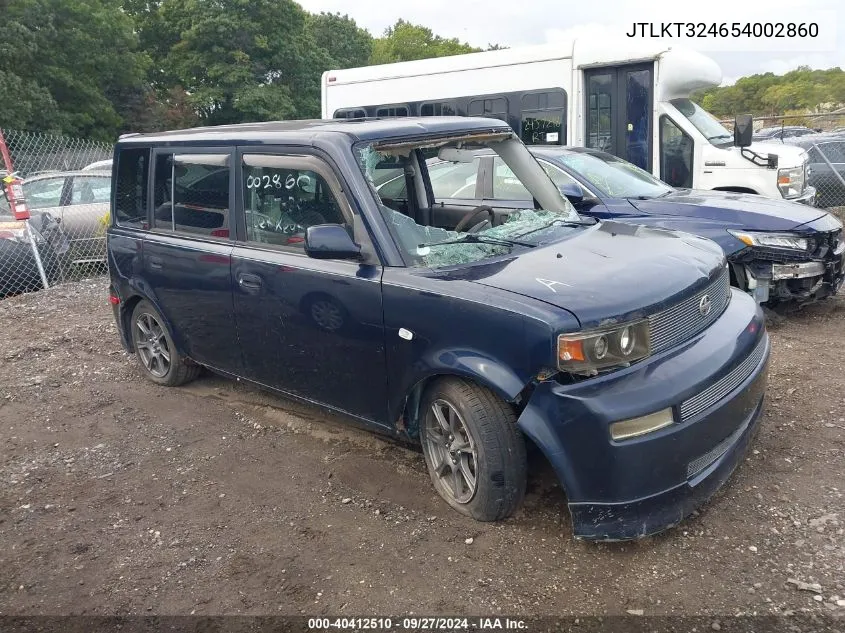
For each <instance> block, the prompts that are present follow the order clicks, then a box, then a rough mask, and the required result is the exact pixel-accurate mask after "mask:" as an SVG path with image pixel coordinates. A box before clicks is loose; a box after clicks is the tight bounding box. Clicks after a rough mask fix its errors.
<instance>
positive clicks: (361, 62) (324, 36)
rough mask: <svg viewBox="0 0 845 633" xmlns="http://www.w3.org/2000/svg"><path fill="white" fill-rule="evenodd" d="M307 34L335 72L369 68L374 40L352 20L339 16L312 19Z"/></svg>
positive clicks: (307, 21)
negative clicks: (340, 69)
mask: <svg viewBox="0 0 845 633" xmlns="http://www.w3.org/2000/svg"><path fill="white" fill-rule="evenodd" d="M305 30H306V33H307V35H308V36H309V37H310V38H311V41H312V42H313V43H314V44H315V45H316V46H318V47H320V48H322V49H323V50H325V51H326V52H327V53H328V54H329V57H330V58H331V60H332V63H331V66H332V68H335V69H339V68H355V67H357V66H366V65H367V62H368V61H369V59H370V54H371V53H372V50H373V36H372V35H370V33H369V31H367V30H366V29H362V28H361V27H359V26H358V25H357V24H355V20H353V19H352V18H350V17H349V16H347V15H340V14H339V13H320V14H318V15H309V16H307V18H306V20H305Z"/></svg>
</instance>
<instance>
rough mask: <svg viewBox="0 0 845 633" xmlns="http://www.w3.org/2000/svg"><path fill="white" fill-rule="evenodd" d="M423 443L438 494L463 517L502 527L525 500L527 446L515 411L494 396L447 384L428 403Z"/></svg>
mask: <svg viewBox="0 0 845 633" xmlns="http://www.w3.org/2000/svg"><path fill="white" fill-rule="evenodd" d="M420 439H421V440H422V447H423V455H424V456H425V462H426V465H427V466H428V472H429V474H430V475H431V480H432V483H433V484H434V488H435V489H436V490H437V492H438V493H439V494H440V496H441V497H443V499H444V500H445V501H446V502H447V503H448V504H449V505H450V506H452V507H453V508H454V509H455V510H457V511H458V512H460V513H461V514H465V515H467V516H470V517H472V518H474V519H476V520H478V521H498V520H499V519H504V518H505V517H508V516H510V515H511V514H513V513H514V512H515V511H516V510H517V509H518V508H519V506H520V505H521V504H522V500H523V498H524V496H525V485H526V479H527V465H526V458H525V440H524V438H523V437H522V434H521V433H520V431H519V429H518V428H517V426H516V415H515V413H514V411H513V409H512V408H511V407H510V406H509V405H508V404H507V403H506V402H504V401H502V400H501V399H500V398H498V397H497V396H496V395H495V394H494V393H493V392H491V391H490V390H489V389H485V388H484V387H480V386H478V385H475V384H473V383H471V382H468V381H466V380H463V379H460V378H442V379H439V380H437V381H436V382H435V383H433V384H432V385H431V386H430V387H429V388H428V389H427V390H426V393H425V395H424V397H423V401H422V409H421V420H420Z"/></svg>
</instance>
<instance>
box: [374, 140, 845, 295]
mask: <svg viewBox="0 0 845 633" xmlns="http://www.w3.org/2000/svg"><path fill="white" fill-rule="evenodd" d="M530 149H531V151H532V152H533V153H534V155H535V156H536V157H537V158H538V159H539V160H540V163H541V164H542V165H543V167H544V168H545V169H546V171H547V173H548V174H549V176H550V177H551V178H552V180H553V181H554V182H555V183H556V184H557V185H558V187H560V188H561V190H562V191H563V192H564V193H566V195H567V196H568V198H569V199H570V201H571V202H572V203H573V204H574V205H575V208H576V209H577V211H578V213H580V214H582V215H586V216H591V217H595V218H599V219H612V220H619V221H624V222H632V223H636V224H644V225H647V226H654V227H661V228H666V229H672V230H677V231H688V232H690V233H694V234H696V235H700V236H702V237H706V238H708V239H711V240H713V241H714V242H716V243H717V244H719V246H721V247H722V249H723V250H724V252H725V254H726V255H727V257H728V262H729V263H730V273H731V284H732V285H734V286H736V287H738V288H740V289H742V290H745V291H747V292H749V293H751V294H752V295H753V296H754V297H755V299H756V300H757V302H758V303H765V304H767V305H769V306H774V305H776V304H778V303H784V302H798V303H802V304H803V303H808V302H811V301H815V300H818V299H821V298H824V297H828V296H831V295H834V294H836V292H837V290H838V289H839V287H840V286H841V285H842V282H843V277H845V267H843V258H845V240H843V239H842V224H841V222H839V220H837V219H836V218H835V217H834V216H832V215H830V214H829V213H827V212H825V211H824V210H823V209H816V208H814V207H811V206H807V205H803V204H797V203H795V202H789V201H786V200H774V199H771V198H765V197H763V196H758V195H753V194H746V193H733V192H725V191H701V190H691V189H675V188H673V187H670V186H669V185H667V184H666V183H664V182H662V181H660V180H658V179H656V178H655V177H654V176H652V175H651V174H649V173H647V172H645V171H643V170H642V169H639V168H638V167H636V166H635V165H632V164H631V163H629V162H627V161H624V160H622V159H621V158H617V157H616V156H612V155H610V154H606V153H604V152H600V151H597V150H593V149H585V148H564V147H554V146H537V147H531V148H530ZM428 169H429V172H430V173H431V181H432V186H433V190H434V197H435V200H437V201H438V202H439V203H442V204H446V205H451V206H458V207H462V208H467V209H469V208H472V207H475V206H478V205H489V206H490V207H492V208H493V210H494V212H495V213H496V215H497V218H498V217H499V216H501V217H505V216H506V215H507V214H508V213H510V211H511V210H512V209H515V208H516V209H518V208H522V207H524V206H525V205H530V204H532V203H531V197H530V194H529V193H528V191H527V189H526V188H525V187H524V186H523V185H522V184H521V183H520V182H519V180H518V179H517V178H515V177H514V175H513V173H512V172H511V171H510V170H509V168H508V166H507V165H506V164H505V163H504V162H503V161H502V160H501V159H499V158H498V157H496V156H494V155H493V153H492V152H489V151H480V152H478V155H477V156H476V159H475V160H474V162H473V163H471V164H468V163H454V162H448V161H441V160H438V159H431V160H430V161H429V165H428ZM473 171H475V172H478V177H477V178H475V179H473V180H472V186H469V187H468V186H467V185H466V179H467V177H468V174H469V173H470V172H473ZM380 192H382V194H383V195H386V196H388V197H393V198H395V199H399V200H401V199H403V198H404V196H405V193H404V183H403V181H402V178H401V177H400V176H399V175H396V176H395V177H394V178H393V179H392V180H389V181H386V182H385V183H384V184H383V185H382V186H381V188H380ZM496 221H498V220H496Z"/></svg>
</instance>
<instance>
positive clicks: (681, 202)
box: [629, 189, 826, 231]
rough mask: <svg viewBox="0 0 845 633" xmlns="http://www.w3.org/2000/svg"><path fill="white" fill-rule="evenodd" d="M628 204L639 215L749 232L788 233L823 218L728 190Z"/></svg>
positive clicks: (821, 213) (811, 210) (691, 192)
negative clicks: (709, 222) (696, 221)
mask: <svg viewBox="0 0 845 633" xmlns="http://www.w3.org/2000/svg"><path fill="white" fill-rule="evenodd" d="M629 202H630V203H631V204H632V205H634V206H635V207H636V208H637V209H639V210H640V211H642V212H643V213H648V214H653V215H662V216H680V217H694V218H697V219H700V220H714V221H716V222H719V223H724V225H725V228H743V229H746V230H749V231H789V230H791V229H794V228H795V227H797V226H801V225H803V224H807V223H810V222H813V221H814V220H817V219H818V218H820V217H822V216H824V215H826V214H825V212H824V211H822V210H820V209H815V208H813V207H808V206H807V205H805V204H798V203H797V202H788V201H786V200H774V199H772V198H766V197H764V196H758V195H755V194H750V193H735V192H731V191H702V190H698V189H678V190H677V191H673V192H672V193H670V194H669V195H668V196H665V197H663V198H652V199H649V200H637V199H633V198H632V199H629Z"/></svg>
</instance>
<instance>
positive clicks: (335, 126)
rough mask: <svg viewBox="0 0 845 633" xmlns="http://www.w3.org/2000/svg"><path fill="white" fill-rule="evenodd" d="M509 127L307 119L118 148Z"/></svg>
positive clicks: (453, 121) (475, 120)
mask: <svg viewBox="0 0 845 633" xmlns="http://www.w3.org/2000/svg"><path fill="white" fill-rule="evenodd" d="M489 129H496V130H502V129H507V130H508V131H512V130H511V128H510V127H509V126H508V125H507V123H505V122H504V121H501V120H499V119H486V118H480V117H383V118H362V119H309V120H298V121H267V122H265V123H239V124H235V125H219V126H212V127H199V128H191V129H187V130H172V131H169V132H157V133H152V134H129V135H124V136H121V138H120V140H119V141H118V144H119V145H128V144H135V143H137V144H154V143H158V142H161V143H190V142H195V143H203V144H209V143H213V142H218V143H219V142H223V141H225V142H226V143H229V142H231V141H235V142H237V141H244V142H252V143H254V142H260V143H272V142H274V141H286V142H296V141H309V140H310V139H312V138H314V137H315V136H318V135H320V134H325V133H330V134H346V135H348V136H350V137H352V138H353V139H355V140H360V141H368V140H378V139H382V138H401V137H414V136H427V135H431V134H444V133H453V132H458V133H460V132H473V131H483V130H489Z"/></svg>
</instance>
